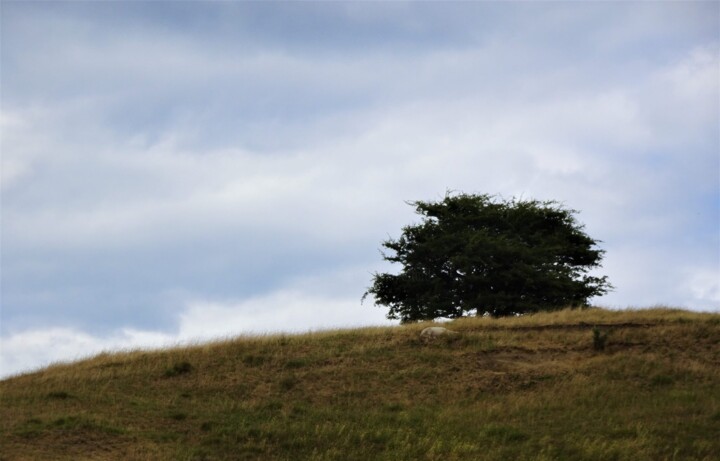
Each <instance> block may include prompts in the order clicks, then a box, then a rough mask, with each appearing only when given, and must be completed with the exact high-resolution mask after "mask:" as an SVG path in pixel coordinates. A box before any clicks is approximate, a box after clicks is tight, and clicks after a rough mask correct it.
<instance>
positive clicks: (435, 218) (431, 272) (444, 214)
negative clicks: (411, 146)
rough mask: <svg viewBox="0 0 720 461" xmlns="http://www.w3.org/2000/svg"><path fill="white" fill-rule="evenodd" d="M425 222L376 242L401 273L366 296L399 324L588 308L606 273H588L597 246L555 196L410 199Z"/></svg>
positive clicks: (604, 285)
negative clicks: (548, 198)
mask: <svg viewBox="0 0 720 461" xmlns="http://www.w3.org/2000/svg"><path fill="white" fill-rule="evenodd" d="M410 204H411V205H413V206H415V207H416V212H417V213H418V214H419V215H421V216H422V217H423V219H422V222H420V223H419V224H414V225H410V226H406V227H404V228H403V233H402V235H401V236H400V238H399V239H397V240H393V239H388V240H387V241H385V242H383V243H382V246H383V247H384V248H386V249H387V250H390V252H391V253H389V254H388V253H383V258H384V259H385V260H386V261H390V262H392V263H400V264H401V265H402V266H403V268H402V271H401V272H400V274H397V275H394V274H380V273H376V274H375V275H374V277H373V284H372V286H371V287H370V288H369V289H368V290H367V292H366V293H365V295H364V296H363V298H365V296H367V295H373V297H374V298H375V303H376V304H379V305H384V306H388V307H389V308H390V310H389V312H388V315H387V316H388V318H391V319H400V320H402V321H403V322H412V321H418V320H430V319H434V318H438V317H449V318H456V317H461V316H464V315H468V314H474V315H484V314H489V315H492V316H508V315H517V314H524V313H530V312H537V311H542V310H555V309H561V308H565V307H568V306H571V307H581V306H587V305H588V299H589V298H591V297H593V296H597V295H601V294H604V293H606V292H607V291H608V290H609V289H610V288H611V286H610V284H609V283H608V282H607V277H594V276H590V275H587V272H588V271H589V270H590V269H592V268H594V267H598V266H599V265H600V261H601V259H602V256H603V253H604V252H603V250H600V249H597V248H596V245H597V243H598V242H597V241H596V240H593V239H592V238H590V237H589V236H588V235H587V234H585V233H584V232H583V230H582V229H583V227H582V225H580V224H579V223H578V222H577V221H576V220H575V218H574V214H575V213H576V211H574V210H569V209H566V208H564V207H563V206H562V205H560V204H558V203H557V202H552V201H550V202H540V201H536V200H515V199H513V200H510V201H503V200H497V199H495V198H494V197H491V196H489V195H468V194H448V195H446V196H445V198H444V199H443V200H442V201H440V202H422V201H417V202H412V203H410Z"/></svg>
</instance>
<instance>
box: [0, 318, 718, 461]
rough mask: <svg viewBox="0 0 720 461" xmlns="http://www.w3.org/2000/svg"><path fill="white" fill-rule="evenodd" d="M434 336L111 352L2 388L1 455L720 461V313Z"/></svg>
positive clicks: (339, 334) (535, 321)
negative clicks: (423, 338) (433, 338)
mask: <svg viewBox="0 0 720 461" xmlns="http://www.w3.org/2000/svg"><path fill="white" fill-rule="evenodd" d="M424 326H426V325H412V326H402V327H392V328H367V329H359V330H341V331H329V332H319V333H311V334H305V335H297V336H268V337H262V338H238V339H235V340H229V341H224V342H218V343H212V344H207V345H199V346H194V347H182V348H177V349H172V350H164V351H154V352H144V351H134V352H127V353H118V354H103V355H100V356H98V357H95V358H92V359H89V360H85V361H81V362H78V363H74V364H67V365H56V366H53V367H50V368H48V369H45V370H42V371H39V372H37V373H32V374H27V375H22V376H17V377H13V378H10V379H7V380H4V381H2V382H0V392H1V394H0V395H1V396H2V403H1V406H0V430H1V431H2V432H1V433H0V442H1V444H0V446H1V447H2V449H1V454H0V459H2V460H82V459H88V460H90V459H97V460H110V459H118V460H121V459H122V460H197V461H199V460H242V459H248V460H250V459H253V460H254V459H273V460H274V459H277V460H285V459H287V460H299V459H313V460H363V461H366V460H376V459H378V460H424V459H427V460H454V459H457V460H461V459H462V460H465V459H467V460H508V459H516V460H555V459H557V460H564V459H568V460H570V459H572V460H633V461H635V460H653V461H657V460H707V461H710V460H717V459H719V458H718V457H719V456H720V455H718V454H719V453H720V437H718V434H720V315H718V314H698V313H690V312H686V311H680V310H671V309H650V310H638V311H620V312H616V311H606V310H601V309H590V310H583V311H560V312H556V313H547V314H538V315H533V316H526V317H518V318H510V319H497V320H495V319H486V318H479V319H462V320H458V321H455V322H452V323H451V324H450V327H451V328H452V329H454V330H457V331H459V332H460V333H461V334H460V335H457V336H453V337H445V338H439V339H438V340H435V341H431V342H429V343H424V342H423V341H421V340H420V339H419V332H420V330H421V329H422V328H423V327H424ZM594 326H595V328H596V329H595V330H594V331H593V327H594ZM606 335H607V336H606ZM605 337H606V339H605V340H603V338H605ZM603 341H604V343H605V344H604V346H605V347H604V349H600V347H601V346H602V345H603V344H602V343H603Z"/></svg>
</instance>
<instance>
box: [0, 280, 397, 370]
mask: <svg viewBox="0 0 720 461" xmlns="http://www.w3.org/2000/svg"><path fill="white" fill-rule="evenodd" d="M305 280H306V282H307V283H308V285H309V286H311V287H312V286H317V283H318V280H317V279H315V280H312V279H305ZM302 283H305V282H303V281H302V279H300V280H298V281H296V284H302ZM384 314H385V312H384V311H383V310H382V309H380V308H376V307H374V306H372V305H367V304H366V305H360V300H359V295H358V296H357V297H355V298H347V297H341V296H336V297H327V296H323V294H322V293H309V292H303V291H301V290H299V289H289V290H282V291H279V292H276V293H272V294H269V295H267V296H259V297H255V298H251V299H245V300H239V301H227V300H220V301H216V300H207V301H206V300H196V301H191V302H188V304H187V306H186V307H185V308H184V309H183V311H182V312H181V313H180V314H179V316H178V327H177V330H176V331H175V332H173V333H166V332H160V331H147V330H137V329H134V328H122V329H119V330H116V331H114V332H112V333H110V334H109V335H103V336H98V335H94V334H91V333H88V332H85V331H81V330H78V329H75V328H42V329H29V330H26V331H20V332H16V333H11V334H9V335H7V336H5V337H3V338H2V340H0V377H7V376H10V375H13V374H18V373H23V372H27V371H31V370H35V369H38V368H40V367H44V366H47V365H49V364H52V363H57V362H68V361H74V360H79V359H82V358H86V357H89V356H92V355H96V354H99V353H101V352H112V351H123V350H132V349H137V348H143V349H148V348H150V349H153V348H163V347H171V346H178V345H182V344H193V343H196V342H198V341H208V340H217V339H225V338H231V337H236V336H239V335H263V334H271V333H302V332H308V331H318V330H324V329H336V328H351V327H359V326H368V325H393V324H397V322H393V321H389V320H387V319H385V317H384Z"/></svg>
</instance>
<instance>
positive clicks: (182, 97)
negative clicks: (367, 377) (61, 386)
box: [0, 0, 720, 376]
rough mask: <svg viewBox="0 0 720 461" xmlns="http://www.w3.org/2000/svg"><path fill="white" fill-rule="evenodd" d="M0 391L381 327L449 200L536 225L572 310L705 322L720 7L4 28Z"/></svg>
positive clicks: (158, 17)
mask: <svg viewBox="0 0 720 461" xmlns="http://www.w3.org/2000/svg"><path fill="white" fill-rule="evenodd" d="M0 21H1V23H0V26H1V28H0V30H1V32H0V34H1V36H0V39H1V41H0V52H1V54H0V58H1V60H0V64H1V66H0V130H1V131H0V148H1V154H2V155H1V159H2V162H1V167H2V168H1V172H2V189H1V193H2V202H1V204H2V208H1V214H0V216H1V221H0V222H1V243H2V246H1V260H0V262H1V265H0V268H1V270H0V279H1V280H0V282H1V283H2V286H1V288H2V296H1V298H0V299H1V311H0V376H9V375H12V374H16V373H20V372H25V371H28V370H34V369H37V368H39V367H42V366H45V365H47V364H49V363H53V362H57V361H68V360H75V359H78V358H82V357H86V356H88V355H92V354H96V353H99V352H101V351H115V350H128V349H135V348H148V347H162V346H167V345H173V344H186V343H189V342H197V341H206V340H211V339H215V338H228V337H233V336H237V335H255V334H265V333H272V332H279V331H283V332H304V331H313V330H320V329H327V328H348V327H355V326H361V325H385V324H393V322H391V321H388V320H387V319H385V314H386V313H387V309H386V308H383V307H377V306H374V305H373V303H372V300H366V301H365V303H364V304H361V302H360V299H361V297H362V295H363V293H364V292H365V290H366V289H367V287H369V285H370V283H371V278H372V274H373V273H374V272H376V271H383V272H385V271H395V270H399V268H396V267H393V266H389V265H388V263H386V262H383V261H382V258H381V255H380V252H379V248H380V245H381V242H382V241H383V240H386V239H387V238H388V237H392V238H397V237H399V235H400V233H401V231H402V227H403V226H405V225H408V224H411V223H414V222H418V219H419V218H418V216H417V215H415V214H414V210H413V207H411V206H409V205H408V204H407V201H414V200H440V199H442V198H443V197H444V196H445V193H446V192H447V191H462V192H466V193H483V194H485V193H487V194H494V195H498V196H500V197H504V198H510V197H522V198H532V199H538V200H557V201H559V202H561V203H563V204H565V206H567V207H568V208H572V209H575V210H578V214H577V219H578V220H579V221H580V222H581V223H583V224H584V225H585V231H586V232H587V233H588V234H589V235H590V236H591V237H592V238H595V239H598V240H600V241H601V243H600V248H602V249H604V250H605V251H606V254H605V259H604V261H603V267H602V268H601V269H599V270H598V271H597V274H599V275H607V276H608V277H609V281H610V282H611V283H612V284H613V285H614V286H615V290H614V291H613V292H611V293H609V294H607V295H604V296H602V297H597V298H593V299H592V300H591V302H592V303H593V304H595V305H598V306H604V307H608V308H614V309H622V308H629V307H634V308H642V307H652V306H657V305H663V306H675V307H682V308H687V309H693V310H699V311H712V312H720V3H718V2H715V1H710V2H664V1H663V2H653V1H646V2H458V3H453V2H442V3H435V2H192V1H190V2H140V1H138V2H61V1H54V2H49V3H45V2H39V1H36V2H19V1H6V0H3V1H2V3H1V4H0Z"/></svg>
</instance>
